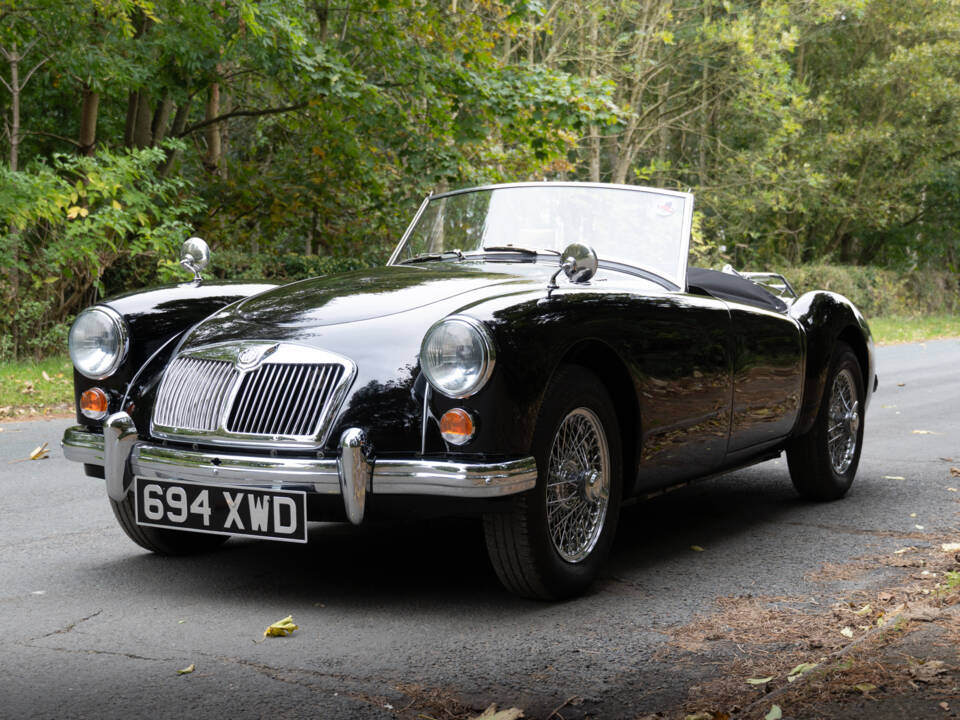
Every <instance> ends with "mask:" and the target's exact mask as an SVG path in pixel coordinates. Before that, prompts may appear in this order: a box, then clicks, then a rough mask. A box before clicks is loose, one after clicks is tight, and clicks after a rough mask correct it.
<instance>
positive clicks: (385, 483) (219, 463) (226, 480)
mask: <svg viewBox="0 0 960 720" xmlns="http://www.w3.org/2000/svg"><path fill="white" fill-rule="evenodd" d="M60 444H61V447H62V448H63V455H64V457H66V458H67V459H68V460H74V461H76V462H82V463H85V464H88V465H99V466H102V467H103V469H104V476H105V478H106V483H107V494H108V495H109V496H110V498H111V499H112V500H114V501H116V502H120V501H122V500H123V499H124V498H125V497H126V495H127V491H128V486H127V485H125V483H124V479H125V478H126V477H128V476H127V474H126V468H127V464H128V463H129V467H130V471H131V475H130V476H138V477H143V478H148V479H157V480H185V481H192V482H198V483H205V484H210V485H216V484H218V483H223V484H230V485H250V486H256V487H275V488H283V487H291V486H295V487H298V488H304V487H308V488H312V490H313V492H315V493H320V494H324V495H340V496H341V497H342V498H343V502H344V508H345V510H346V513H347V517H348V518H349V520H350V522H352V523H354V524H359V523H360V522H362V521H363V513H364V507H365V504H366V495H367V493H370V494H373V495H440V496H446V497H462V498H491V497H500V496H504V495H513V494H515V493H520V492H523V491H525V490H529V489H531V488H532V487H533V486H534V485H535V484H536V482H537V464H536V461H535V460H534V458H532V457H525V458H520V459H517V460H509V461H506V462H501V463H460V462H449V461H443V460H428V459H398V458H383V459H379V460H378V459H375V458H374V457H373V455H372V452H371V451H370V447H369V445H368V444H367V442H366V437H365V436H364V433H363V431H361V430H359V429H356V428H351V429H348V430H346V431H344V433H343V434H342V435H341V437H340V454H339V457H337V458H316V459H314V458H302V457H301V458H292V457H272V456H270V455H237V454H234V453H217V452H208V451H200V450H185V449H182V448H170V447H162V446H159V445H155V444H153V443H149V442H144V441H142V440H139V439H138V437H137V432H136V428H135V427H134V425H133V421H132V420H131V419H130V417H129V416H128V415H127V414H126V413H116V414H115V415H111V416H110V417H109V418H107V420H106V422H105V423H104V428H103V435H100V434H98V433H93V432H90V431H89V430H87V429H86V428H84V427H83V426H80V425H76V426H73V427H69V428H67V430H66V432H64V434H63V440H62V441H61V443H60Z"/></svg>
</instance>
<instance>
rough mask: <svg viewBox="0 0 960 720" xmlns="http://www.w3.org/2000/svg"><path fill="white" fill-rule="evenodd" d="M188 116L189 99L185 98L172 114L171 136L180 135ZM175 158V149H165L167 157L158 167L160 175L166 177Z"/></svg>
mask: <svg viewBox="0 0 960 720" xmlns="http://www.w3.org/2000/svg"><path fill="white" fill-rule="evenodd" d="M189 118H190V100H189V99H188V100H185V101H184V103H183V105H180V106H179V107H178V108H177V114H176V115H174V116H173V127H172V128H171V129H170V134H171V135H172V136H173V137H180V134H181V133H182V132H183V129H184V128H185V127H186V126H187V120H188V119H189ZM176 159H177V151H176V150H167V159H166V162H164V163H163V167H162V168H160V177H167V176H168V175H169V174H170V171H171V170H172V169H173V163H174V161H175V160H176Z"/></svg>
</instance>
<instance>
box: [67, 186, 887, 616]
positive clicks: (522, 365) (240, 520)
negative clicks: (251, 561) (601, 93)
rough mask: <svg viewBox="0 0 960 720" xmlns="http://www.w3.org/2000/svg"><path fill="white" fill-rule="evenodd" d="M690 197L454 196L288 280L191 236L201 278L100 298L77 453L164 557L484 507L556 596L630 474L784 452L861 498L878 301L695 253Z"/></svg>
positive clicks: (632, 488)
mask: <svg viewBox="0 0 960 720" xmlns="http://www.w3.org/2000/svg"><path fill="white" fill-rule="evenodd" d="M692 213H693V197H692V196H691V195H689V194H686V193H680V192H672V191H668V190H656V189H649V188H641V187H634V186H616V185H599V184H586V183H524V184H510V185H495V186H489V187H480V188H474V189H470V190H460V191H455V192H448V193H444V194H441V195H433V196H431V197H429V198H427V199H426V200H425V201H424V202H423V204H422V205H421V206H420V209H419V210H418V211H417V213H416V216H415V217H414V219H413V222H412V223H411V224H410V227H409V228H408V229H407V231H406V232H405V233H404V235H403V237H402V239H401V240H400V242H399V244H398V246H397V248H396V250H395V251H394V252H393V255H392V256H391V258H390V260H389V262H388V263H387V265H386V266H385V267H381V268H376V269H370V270H362V271H357V272H349V273H344V274H342V275H336V276H329V277H317V278H312V279H309V280H303V281H300V282H295V283H291V284H289V285H284V286H282V287H277V286H274V285H267V284H247V283H230V282H207V281H203V280H202V279H201V277H200V271H201V270H202V269H203V267H205V265H206V263H207V261H208V259H209V251H208V249H207V246H206V244H205V243H203V241H201V240H198V239H196V238H192V239H191V240H188V241H187V242H186V243H185V244H184V247H183V250H182V252H181V254H182V263H183V264H184V265H185V266H187V267H188V268H189V269H191V270H193V272H194V274H195V277H194V280H193V282H189V283H186V284H182V285H177V286H170V287H160V288H155V289H150V290H145V291H143V292H137V293H132V294H128V295H121V296H118V297H113V298H110V299H107V300H104V301H102V302H100V303H98V304H96V305H94V306H93V307H90V308H88V309H86V310H84V311H83V312H82V313H80V315H79V316H78V317H77V319H76V321H75V323H74V324H73V327H72V329H71V331H70V355H71V358H72V360H73V363H74V366H75V369H76V372H75V384H76V402H77V422H78V423H79V424H78V425H76V426H73V427H70V428H69V429H68V430H67V431H66V433H65V435H64V437H63V449H64V454H65V455H66V457H68V458H69V459H71V460H75V461H78V462H81V463H83V467H84V470H85V471H86V473H87V474H88V475H90V476H92V477H97V478H103V479H104V480H105V481H106V491H107V496H108V497H109V501H110V504H111V506H112V507H113V511H114V513H115V515H116V517H117V520H118V522H119V523H120V526H121V527H122V528H123V530H124V531H125V532H126V534H127V535H128V536H129V537H130V538H131V539H132V540H133V541H134V542H135V543H137V544H139V545H141V546H142V547H144V548H146V549H148V550H151V551H153V552H156V553H162V554H166V555H180V554H187V553H195V552H200V551H206V550H211V549H213V548H214V547H216V546H218V545H219V544H220V543H222V542H223V541H225V540H226V539H227V538H228V537H229V536H245V537H254V538H263V539H268V540H280V541H288V542H300V543H305V542H307V541H308V540H309V539H310V533H309V530H308V526H307V523H308V522H315V521H341V522H343V521H348V522H351V523H354V524H360V523H363V522H369V521H371V520H375V519H378V518H391V517H397V516H400V517H412V516H428V515H432V516H436V515H442V514H447V515H457V516H459V515H463V514H474V515H479V516H482V519H483V527H484V532H485V536H486V543H487V548H488V550H489V555H490V560H491V562H492V564H493V567H494V569H495V570H496V573H497V575H498V576H499V578H500V580H501V581H502V582H503V584H504V585H505V586H506V587H507V588H508V589H509V590H511V591H513V592H515V593H518V594H520V595H524V596H528V597H534V598H545V599H556V598H563V597H569V596H572V595H576V594H578V593H582V592H583V591H585V590H586V589H587V587H588V586H589V585H590V583H591V581H592V580H593V579H594V578H595V577H596V575H597V572H598V570H599V568H600V567H601V564H602V563H603V560H604V558H605V556H606V555H607V554H608V552H609V550H610V546H611V543H612V541H613V537H614V533H615V530H616V526H617V520H618V516H619V514H620V513H619V511H620V507H621V505H622V503H623V502H624V501H625V500H627V499H629V498H634V497H646V496H650V495H654V494H657V493H659V492H662V491H663V490H665V489H669V488H672V487H675V486H678V485H681V484H684V483H686V482H689V481H690V480H693V479H695V478H703V477H706V476H711V475H715V474H717V473H721V472H725V471H729V470H732V469H734V468H739V467H743V466H746V465H750V464H753V463H758V462H761V461H764V460H768V459H771V458H775V457H777V456H779V455H780V454H781V453H783V452H784V451H785V452H786V455H787V461H788V465H789V470H790V477H791V479H792V481H793V484H794V485H795V487H796V489H797V490H798V491H799V493H800V494H801V495H802V496H803V497H805V498H809V499H813V500H833V499H837V498H840V497H842V496H843V495H844V494H845V493H846V492H847V490H848V488H849V487H850V484H851V483H852V482H853V478H854V475H855V474H856V471H857V464H858V462H859V459H860V449H861V447H862V440H863V428H864V424H863V420H864V413H865V411H866V408H867V405H868V403H869V400H870V396H871V394H872V392H873V391H874V390H875V389H876V384H877V379H876V375H875V371H874V358H873V341H872V338H871V335H870V330H869V328H868V327H867V323H866V322H865V320H864V318H863V316H862V315H861V314H860V313H859V312H858V311H857V309H856V308H855V307H854V306H853V305H852V304H851V303H850V302H849V301H848V300H847V299H845V298H843V297H841V296H839V295H836V294H833V293H829V292H809V293H806V294H804V295H801V296H799V297H798V296H797V294H796V293H795V292H794V291H793V288H792V287H791V286H790V284H789V282H787V281H786V279H784V278H783V277H782V276H780V275H776V274H772V273H738V272H736V271H735V270H733V269H732V268H729V267H727V268H725V269H724V271H716V270H703V269H697V268H693V267H687V254H688V249H689V243H690V227H691V218H692ZM314 542H322V539H320V538H319V537H318V538H317V539H315V540H314Z"/></svg>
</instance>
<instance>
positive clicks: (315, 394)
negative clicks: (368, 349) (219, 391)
mask: <svg viewBox="0 0 960 720" xmlns="http://www.w3.org/2000/svg"><path fill="white" fill-rule="evenodd" d="M342 375H343V366H341V365H332V364H309V365H308V364H300V363H268V364H265V365H262V366H260V367H259V368H257V369H256V370H253V371H252V372H248V373H246V374H245V375H244V376H243V380H242V381H241V383H240V390H239V392H238V393H237V397H236V400H235V401H234V403H233V409H232V410H231V412H230V417H229V418H228V419H227V424H226V430H227V432H228V433H236V434H242V435H286V436H312V435H314V434H315V433H316V431H317V428H318V426H319V425H320V422H321V420H322V419H323V418H324V417H325V415H326V413H327V410H328V406H329V405H330V402H331V399H332V398H333V395H334V390H335V389H336V387H337V385H338V383H339V381H340V378H341V376H342Z"/></svg>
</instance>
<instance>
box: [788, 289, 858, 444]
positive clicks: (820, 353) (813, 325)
mask: <svg viewBox="0 0 960 720" xmlns="http://www.w3.org/2000/svg"><path fill="white" fill-rule="evenodd" d="M790 315H791V316H792V317H793V318H795V319H796V320H797V322H799V323H800V326H801V327H802V328H803V331H804V335H805V336H806V340H807V367H806V371H805V377H804V383H803V401H802V402H801V406H800V416H799V418H798V420H797V425H796V428H795V429H794V434H803V433H805V432H808V431H809V430H810V428H811V427H813V423H814V421H815V420H816V418H817V413H818V412H819V410H820V402H821V400H822V399H823V391H824V387H825V385H826V383H827V373H828V372H829V371H830V359H831V357H833V350H834V348H835V347H836V345H837V342H839V341H843V342H846V343H847V344H848V345H850V347H851V348H853V352H854V353H855V354H856V356H857V359H858V361H859V363H860V370H861V372H862V373H863V384H864V390H865V392H866V395H865V397H864V399H863V407H864V411H866V409H867V406H868V405H869V403H870V398H871V396H872V395H873V390H874V384H875V377H876V365H875V364H874V353H873V336H872V335H871V333H870V327H869V326H868V325H867V321H866V320H865V319H864V317H863V315H862V314H861V313H860V311H859V310H857V308H856V307H855V306H854V305H853V303H852V302H850V301H849V300H847V298H845V297H843V296H842V295H838V294H837V293H832V292H826V291H822V290H818V291H814V292H808V293H806V294H804V295H801V296H800V297H799V298H797V299H796V300H795V301H794V302H793V303H792V304H791V306H790Z"/></svg>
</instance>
